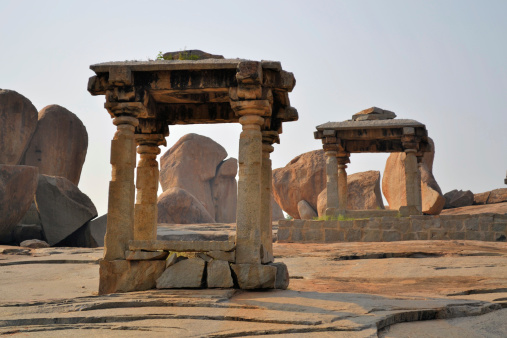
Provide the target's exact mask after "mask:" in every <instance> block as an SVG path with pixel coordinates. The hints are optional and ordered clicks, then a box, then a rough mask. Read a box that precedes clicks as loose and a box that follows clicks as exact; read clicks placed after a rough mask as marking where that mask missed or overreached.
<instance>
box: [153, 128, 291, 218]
mask: <svg viewBox="0 0 507 338" xmlns="http://www.w3.org/2000/svg"><path fill="white" fill-rule="evenodd" d="M226 158H227V151H226V150H225V149H224V147H222V146H221V145H220V144H218V143H217V142H215V141H213V140H212V139H210V138H209V137H206V136H202V135H198V134H187V135H185V136H183V137H182V138H181V139H179V140H178V141H177V142H176V143H175V144H174V145H173V146H172V147H171V148H170V149H169V150H168V151H167V152H166V153H165V154H164V155H163V156H161V158H160V184H161V186H162V190H163V193H162V194H161V195H160V196H159V197H158V222H159V223H172V224H192V223H234V222H236V205H237V189H238V188H237V182H236V174H237V173H238V160H237V159H235V158H227V159H226ZM272 204H273V220H279V219H282V218H283V213H282V211H281V209H280V207H279V206H278V205H277V204H276V203H274V200H273V201H272Z"/></svg>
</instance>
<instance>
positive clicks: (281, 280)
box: [269, 262, 289, 290]
mask: <svg viewBox="0 0 507 338" xmlns="http://www.w3.org/2000/svg"><path fill="white" fill-rule="evenodd" d="M269 265H271V266H274V267H276V279H275V289H282V290H285V289H287V288H288V287H289V270H288V269H287V265H285V264H284V263H282V262H278V263H271V264H269Z"/></svg>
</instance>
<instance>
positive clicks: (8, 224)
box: [0, 164, 38, 243]
mask: <svg viewBox="0 0 507 338" xmlns="http://www.w3.org/2000/svg"><path fill="white" fill-rule="evenodd" d="M37 174H38V169H37V168H35V167H28V166H22V165H5V164H0V243H8V242H10V241H11V240H12V235H13V234H12V232H13V230H14V228H15V227H16V225H17V224H18V223H19V222H20V221H21V219H23V216H24V215H25V213H26V212H27V211H28V209H30V206H31V204H32V201H33V197H34V194H35V191H36V189H37Z"/></svg>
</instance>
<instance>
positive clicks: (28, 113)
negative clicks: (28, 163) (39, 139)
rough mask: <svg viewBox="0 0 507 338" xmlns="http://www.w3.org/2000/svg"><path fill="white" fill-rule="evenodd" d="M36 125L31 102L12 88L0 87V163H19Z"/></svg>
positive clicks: (35, 110) (34, 112)
mask: <svg viewBox="0 0 507 338" xmlns="http://www.w3.org/2000/svg"><path fill="white" fill-rule="evenodd" d="M36 127H37V109H35V107H34V105H33V104H32V102H30V100H28V99H27V98H26V97H24V96H23V95H21V94H18V93H17V92H15V91H13V90H7V89H0V145H1V146H0V164H10V165H17V164H19V163H20V161H21V158H22V157H23V153H24V152H25V149H26V147H27V146H28V143H29V142H30V139H31V138H32V135H33V133H34V132H35V128H36Z"/></svg>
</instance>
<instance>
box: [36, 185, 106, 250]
mask: <svg viewBox="0 0 507 338" xmlns="http://www.w3.org/2000/svg"><path fill="white" fill-rule="evenodd" d="M35 204H36V205H37V210H38V211H39V214H40V219H41V222H42V228H43V230H44V235H45V237H46V241H47V242H48V243H49V244H50V245H51V246H53V245H55V244H58V243H59V242H60V241H62V240H64V239H65V238H66V237H68V236H69V235H71V234H72V233H73V232H75V231H76V230H78V229H79V228H81V227H82V226H83V225H84V224H86V223H87V222H88V221H90V220H91V219H93V218H95V217H97V210H96V209H95V206H94V205H93V203H92V201H91V200H90V198H89V197H88V196H86V195H85V194H84V193H82V192H81V191H80V190H79V189H78V188H77V187H76V186H75V185H74V184H73V183H72V182H71V181H69V180H68V179H66V178H64V177H56V176H47V175H39V180H38V185H37V191H36V193H35Z"/></svg>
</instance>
